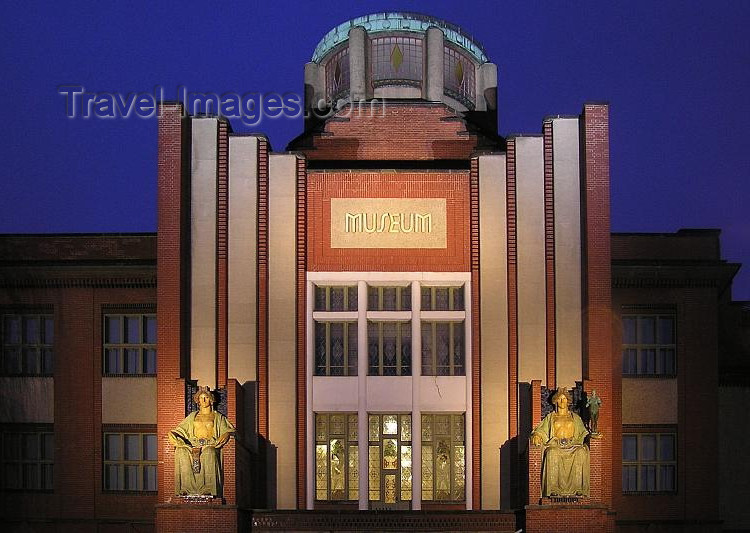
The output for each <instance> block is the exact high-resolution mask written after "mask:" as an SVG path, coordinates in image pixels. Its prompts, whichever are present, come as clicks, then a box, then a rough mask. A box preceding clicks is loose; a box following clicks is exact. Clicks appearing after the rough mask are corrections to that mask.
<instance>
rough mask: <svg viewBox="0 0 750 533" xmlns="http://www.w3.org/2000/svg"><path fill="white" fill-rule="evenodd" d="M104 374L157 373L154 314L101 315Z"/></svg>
mask: <svg viewBox="0 0 750 533" xmlns="http://www.w3.org/2000/svg"><path fill="white" fill-rule="evenodd" d="M104 374H105V375H106V374H110V375H111V374H114V375H117V374H147V375H152V374H156V315H155V314H145V315H141V314H133V315H130V314H127V315H125V314H117V315H104Z"/></svg>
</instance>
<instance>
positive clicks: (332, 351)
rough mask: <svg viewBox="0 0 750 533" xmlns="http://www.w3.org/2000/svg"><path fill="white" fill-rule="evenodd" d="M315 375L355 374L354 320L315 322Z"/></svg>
mask: <svg viewBox="0 0 750 533" xmlns="http://www.w3.org/2000/svg"><path fill="white" fill-rule="evenodd" d="M315 375H316V376H356V375H357V323H356V322H315Z"/></svg>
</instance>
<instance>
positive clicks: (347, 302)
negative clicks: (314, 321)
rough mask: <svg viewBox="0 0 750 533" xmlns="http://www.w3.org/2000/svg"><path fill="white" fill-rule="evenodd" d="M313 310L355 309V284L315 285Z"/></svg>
mask: <svg viewBox="0 0 750 533" xmlns="http://www.w3.org/2000/svg"><path fill="white" fill-rule="evenodd" d="M314 310H315V311H356V310H357V286H356V285H355V286H351V285H349V286H338V285H325V286H324V285H316V286H315V307H314Z"/></svg>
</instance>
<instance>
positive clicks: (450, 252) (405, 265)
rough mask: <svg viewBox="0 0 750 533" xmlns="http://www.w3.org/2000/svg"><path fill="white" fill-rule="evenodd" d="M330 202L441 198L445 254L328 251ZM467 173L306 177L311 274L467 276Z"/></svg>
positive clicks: (312, 174) (313, 174)
mask: <svg viewBox="0 0 750 533" xmlns="http://www.w3.org/2000/svg"><path fill="white" fill-rule="evenodd" d="M331 198H445V199H446V207H447V244H448V247H447V249H438V248H436V249H391V248H377V249H376V248H371V249H370V248H357V249H355V248H331V232H330V225H331ZM470 211H471V209H470V202H469V172H467V171H453V172H364V171H363V172H343V171H342V172H334V171H330V172H329V171H309V173H308V184H307V224H308V237H307V249H308V250H309V253H310V256H309V258H308V264H307V268H308V270H310V271H363V272H368V271H376V272H381V271H396V272H398V271H408V272H418V271H427V272H434V271H440V272H467V271H469V269H470V267H471V265H470V255H471V246H470V224H471V221H470Z"/></svg>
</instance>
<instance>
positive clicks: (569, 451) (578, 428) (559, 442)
mask: <svg viewBox="0 0 750 533" xmlns="http://www.w3.org/2000/svg"><path fill="white" fill-rule="evenodd" d="M570 401H571V398H570V394H569V393H568V391H566V390H565V389H563V388H559V389H557V392H556V393H555V395H554V396H553V397H552V403H553V404H554V405H555V411H553V412H552V413H550V414H548V415H547V416H545V417H544V420H542V422H541V424H539V425H538V426H537V427H536V428H534V431H532V432H531V444H533V445H534V446H544V449H543V451H542V453H543V459H542V496H548V497H549V496H588V495H589V448H588V446H587V445H586V444H585V443H584V439H585V438H586V436H587V435H588V430H586V427H585V426H584V425H583V420H581V417H580V416H578V415H577V414H576V413H574V412H572V411H570V410H569V409H568V405H570Z"/></svg>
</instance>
